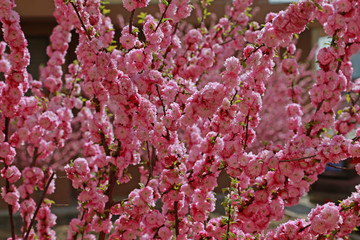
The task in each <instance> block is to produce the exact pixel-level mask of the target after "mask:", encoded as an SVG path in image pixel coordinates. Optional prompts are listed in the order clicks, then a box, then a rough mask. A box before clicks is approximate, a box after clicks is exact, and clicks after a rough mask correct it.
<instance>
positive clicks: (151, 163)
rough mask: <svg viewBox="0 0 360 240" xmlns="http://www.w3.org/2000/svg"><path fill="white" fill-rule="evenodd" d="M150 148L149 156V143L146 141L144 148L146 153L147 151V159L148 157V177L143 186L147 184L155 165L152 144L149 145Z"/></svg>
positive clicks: (154, 152) (154, 153)
mask: <svg viewBox="0 0 360 240" xmlns="http://www.w3.org/2000/svg"><path fill="white" fill-rule="evenodd" d="M151 148H152V150H151V156H150V149H149V144H148V142H147V141H146V149H147V153H148V159H149V166H148V167H149V175H148V179H147V181H146V184H145V186H147V185H148V184H149V182H150V179H151V177H152V174H153V168H154V165H155V160H156V151H155V148H154V146H152V147H151Z"/></svg>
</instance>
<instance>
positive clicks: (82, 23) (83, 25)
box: [70, 1, 91, 41]
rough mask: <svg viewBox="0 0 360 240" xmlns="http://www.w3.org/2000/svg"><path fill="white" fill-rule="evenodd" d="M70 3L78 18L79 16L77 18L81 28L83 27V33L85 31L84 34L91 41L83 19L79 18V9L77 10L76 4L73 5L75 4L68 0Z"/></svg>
mask: <svg viewBox="0 0 360 240" xmlns="http://www.w3.org/2000/svg"><path fill="white" fill-rule="evenodd" d="M70 4H71V5H72V6H73V8H74V10H75V12H76V15H77V16H78V18H79V20H80V23H81V26H82V27H83V29H84V31H85V33H86V36H87V37H88V39H89V41H91V37H90V34H89V32H88V30H87V29H86V27H85V24H84V22H83V20H82V19H81V16H80V13H79V11H78V10H77V8H76V6H75V4H74V3H73V2H71V1H70Z"/></svg>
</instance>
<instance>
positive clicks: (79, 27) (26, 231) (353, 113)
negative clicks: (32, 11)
mask: <svg viewBox="0 0 360 240" xmlns="http://www.w3.org/2000/svg"><path fill="white" fill-rule="evenodd" d="M54 3H55V11H54V17H55V18H56V21H57V26H56V27H55V28H54V30H53V32H52V34H51V36H50V45H49V46H48V48H47V54H48V56H49V60H48V62H47V64H46V65H45V66H44V67H42V68H41V70H40V77H39V79H38V80H37V79H32V77H31V76H30V74H28V73H27V71H26V66H27V65H28V63H29V59H30V56H29V52H28V50H27V42H26V39H25V37H24V34H23V32H22V31H21V28H20V25H19V19H20V17H19V15H18V14H17V13H16V12H15V11H14V10H13V8H14V7H15V3H14V1H13V0H0V21H1V22H2V29H3V35H4V41H3V42H0V71H1V72H2V73H3V74H4V76H5V80H4V81H1V82H0V93H1V96H0V110H1V112H0V130H1V131H0V161H1V162H2V163H3V167H2V169H1V177H2V178H4V179H5V181H6V186H4V187H3V188H2V189H1V197H2V198H3V199H4V201H5V202H6V203H7V204H8V208H9V217H10V225H11V239H17V238H22V239H35V238H39V239H55V232H54V231H53V230H52V227H53V226H55V224H56V216H55V215H54V214H53V213H51V206H52V205H53V201H52V200H50V199H47V198H45V196H46V195H47V194H48V195H49V194H51V193H53V192H54V191H55V180H56V174H55V171H56V170H64V171H65V173H66V177H67V179H68V180H69V181H71V184H72V187H73V188H74V189H77V191H78V196H77V200H78V206H77V209H78V211H79V214H78V216H77V217H76V218H74V219H72V220H71V222H70V224H69V230H68V235H67V239H96V237H98V239H99V240H104V239H106V238H108V239H114V240H115V239H173V238H174V237H175V238H176V239H222V238H224V239H240V238H245V239H321V238H330V237H333V238H335V237H344V236H346V235H347V234H349V233H350V232H351V231H352V229H353V228H354V227H355V226H357V225H359V222H360V218H359V217H358V214H359V210H360V209H359V207H358V204H359V203H360V198H359V194H360V193H359V192H360V187H357V189H356V191H355V192H354V193H353V194H352V195H351V196H350V197H349V198H348V199H345V200H344V201H343V202H342V203H341V204H340V205H339V206H336V205H335V204H333V203H328V204H325V205H323V206H317V207H316V208H314V209H313V210H312V211H311V213H310V214H309V216H308V218H307V219H306V220H305V219H297V220H294V221H289V222H287V223H284V224H282V225H280V226H279V227H278V228H276V229H273V230H267V227H268V225H269V223H270V222H271V221H272V220H280V219H281V218H282V217H283V215H284V207H285V206H291V205H294V204H296V203H298V201H299V200H300V198H301V196H303V195H304V194H305V193H306V192H308V191H309V189H310V186H311V184H313V183H314V182H315V181H316V180H317V178H318V175H319V174H321V173H322V172H323V171H324V170H325V167H326V166H327V165H328V164H331V163H337V162H339V161H341V160H343V159H346V158H358V157H360V143H359V137H360V130H359V129H357V128H358V127H357V125H358V124H359V123H360V115H359V112H360V111H359V109H360V108H359V106H358V100H359V99H360V98H359V97H358V94H359V80H357V81H352V79H351V75H352V68H351V62H350V57H351V56H352V55H353V54H355V53H356V52H357V51H358V50H359V49H360V35H359V31H358V30H359V29H360V25H359V22H360V21H359V16H360V10H359V9H360V8H359V7H360V6H359V3H358V2H357V1H351V0H335V1H333V2H331V3H329V2H328V1H321V0H319V1H307V0H303V1H300V2H298V3H296V4H290V5H289V6H288V8H287V9H285V10H283V11H281V12H279V13H269V14H268V15H267V17H266V19H265V24H264V25H260V24H259V23H257V22H254V21H251V15H252V14H254V13H255V12H256V11H255V10H252V8H251V4H252V1H233V4H232V6H231V7H229V8H228V9H227V16H226V17H222V18H219V19H218V20H215V19H212V22H213V26H211V27H208V25H207V24H206V18H207V16H209V15H210V14H209V12H208V7H209V5H210V3H211V1H201V2H200V3H199V4H197V5H196V6H195V9H197V10H201V11H198V13H197V14H198V16H199V25H200V27H198V28H194V27H192V26H190V25H189V24H187V23H186V21H183V20H184V19H186V18H187V17H188V16H190V14H191V11H192V9H193V6H192V4H191V3H190V1H188V0H170V1H166V0H163V1H161V2H160V3H159V9H160V15H159V17H160V18H159V19H158V18H156V17H154V16H152V15H150V14H145V13H141V14H140V15H138V20H139V22H138V24H136V26H134V24H135V23H134V16H135V15H136V14H135V11H137V10H138V8H145V7H147V6H148V4H149V3H150V1H147V0H136V1H133V0H126V1H123V6H124V8H125V9H126V10H127V11H129V12H130V20H129V22H128V23H126V24H125V23H123V24H122V26H121V28H122V29H121V35H120V37H119V39H115V30H114V26H113V25H112V23H111V19H110V18H109V17H107V16H106V15H105V14H106V12H107V10H106V5H105V3H104V2H103V1H98V0H76V1H75V0H65V1H64V0H55V1H54ZM311 21H319V22H320V24H321V25H322V26H323V28H324V31H325V33H326V34H328V35H329V36H330V37H331V40H332V41H331V44H330V46H329V47H326V48H322V49H320V50H319V52H318V54H317V62H318V64H319V68H320V69H319V70H318V71H316V72H315V71H313V70H309V64H303V63H300V62H299V52H298V51H297V49H296V46H295V44H296V38H297V37H298V36H297V34H300V33H301V32H303V31H304V30H305V28H306V25H307V24H308V23H309V22H311ZM74 31H75V32H76V34H78V35H79V42H78V44H77V47H76V50H75V54H76V60H75V61H74V62H72V63H71V64H69V65H68V66H64V64H65V62H66V61H65V56H66V53H67V51H68V46H69V43H70V42H71V33H72V32H74ZM280 52H282V53H283V55H282V56H281V57H279V56H278V54H279V53H280ZM312 57H313V54H310V56H309V60H310V58H312ZM66 68H67V70H66V71H64V69H66ZM303 89H309V92H306V91H304V90H303ZM343 98H344V99H346V100H347V101H344V104H341V105H340V104H339V103H340V101H342V99H343ZM354 129H356V131H355V135H356V137H355V138H353V139H349V138H347V137H348V135H349V134H348V133H349V132H350V131H352V130H354ZM260 140H265V141H267V143H266V144H265V146H263V144H261V141H260ZM131 165H133V166H136V167H137V168H138V169H139V173H140V175H141V176H140V182H139V188H134V189H132V191H131V192H130V194H129V195H128V196H127V197H126V198H125V199H123V200H120V201H119V200H118V199H116V198H115V195H116V192H115V191H116V190H115V189H116V188H115V186H116V185H117V184H120V185H121V184H124V183H128V182H129V181H130V180H131V176H130V175H129V173H128V169H129V167H130V166H131ZM359 169H360V165H357V166H356V170H357V171H358V172H359ZM223 174H227V176H228V177H229V178H230V180H231V181H230V184H229V186H228V187H227V188H225V189H223V192H224V198H225V199H224V202H223V206H224V208H225V215H224V216H222V217H212V215H211V213H212V212H214V211H215V208H216V207H215V206H216V204H215V202H216V200H217V197H216V195H215V190H216V187H217V185H218V178H219V176H221V175H223ZM20 179H21V182H20V181H19V180H20ZM35 195H39V196H40V199H39V198H35V197H34V196H35ZM35 199H36V200H35ZM16 212H19V213H20V216H21V218H22V221H23V224H22V227H21V234H20V235H19V236H16V234H15V228H16V226H15V225H14V221H13V214H14V213H16ZM96 235H98V236H96Z"/></svg>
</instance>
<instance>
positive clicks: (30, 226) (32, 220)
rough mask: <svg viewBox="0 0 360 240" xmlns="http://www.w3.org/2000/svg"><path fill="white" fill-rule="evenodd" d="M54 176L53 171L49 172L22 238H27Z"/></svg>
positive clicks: (25, 239)
mask: <svg viewBox="0 0 360 240" xmlns="http://www.w3.org/2000/svg"><path fill="white" fill-rule="evenodd" d="M54 176H55V172H53V173H52V174H51V176H50V178H49V180H48V182H47V184H46V186H45V188H44V191H43V193H42V195H41V198H40V201H39V202H38V205H37V206H36V210H35V212H34V215H33V217H32V219H31V222H30V225H29V228H28V229H27V232H26V234H25V237H24V240H27V238H28V237H29V233H30V231H31V228H32V226H33V225H34V223H35V218H36V215H37V213H38V212H39V209H40V207H41V204H42V202H43V201H44V198H45V195H46V192H47V190H48V188H49V186H50V183H51V181H52V180H53V178H54ZM14 239H15V238H14Z"/></svg>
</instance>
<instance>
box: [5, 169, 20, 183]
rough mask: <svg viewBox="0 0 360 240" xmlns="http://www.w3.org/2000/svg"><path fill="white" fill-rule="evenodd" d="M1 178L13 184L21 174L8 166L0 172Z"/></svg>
mask: <svg viewBox="0 0 360 240" xmlns="http://www.w3.org/2000/svg"><path fill="white" fill-rule="evenodd" d="M1 176H2V177H3V178H6V179H7V180H8V181H9V182H10V183H15V182H17V180H19V179H20V177H21V172H20V171H19V169H18V168H17V167H16V166H9V167H7V168H3V169H2V170H1Z"/></svg>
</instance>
